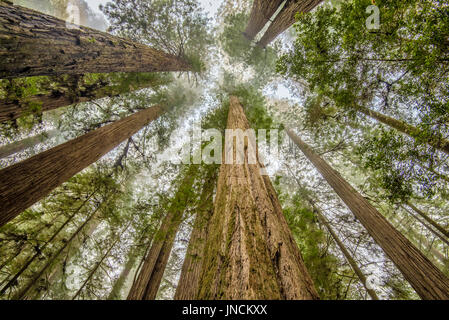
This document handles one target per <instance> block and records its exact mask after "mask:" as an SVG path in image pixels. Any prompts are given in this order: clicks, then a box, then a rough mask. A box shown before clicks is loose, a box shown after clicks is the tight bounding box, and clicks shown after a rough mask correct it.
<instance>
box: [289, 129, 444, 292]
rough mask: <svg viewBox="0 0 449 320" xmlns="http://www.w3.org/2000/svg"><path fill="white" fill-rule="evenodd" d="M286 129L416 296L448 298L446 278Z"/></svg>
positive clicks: (338, 175) (327, 165)
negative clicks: (399, 272) (413, 290)
mask: <svg viewBox="0 0 449 320" xmlns="http://www.w3.org/2000/svg"><path fill="white" fill-rule="evenodd" d="M287 133H288V135H289V136H290V138H291V139H292V140H293V141H294V142H295V144H296V145H297V146H298V148H299V149H301V151H302V152H303V153H304V154H305V156H306V157H307V158H308V159H309V160H310V161H311V162H312V163H313V165H314V166H315V167H316V168H317V169H318V171H319V172H320V173H321V174H322V176H323V177H324V178H325V179H326V180H327V182H328V183H329V185H330V186H331V187H332V188H333V189H334V190H335V192H336V193H337V194H338V195H339V197H340V198H341V199H342V200H343V201H344V202H345V203H346V205H347V206H348V208H349V209H350V210H351V211H352V213H353V214H354V215H355V216H356V217H357V218H358V219H359V221H360V222H361V223H362V225H363V226H364V227H365V228H366V230H367V231H368V233H369V234H370V235H371V236H372V237H373V239H374V240H375V241H376V242H377V244H378V245H379V246H380V247H381V248H382V249H383V250H384V252H385V253H386V255H387V256H388V257H389V258H390V259H391V260H392V261H393V263H394V264H395V265H396V266H397V267H398V269H399V270H400V271H401V272H402V274H403V275H404V277H405V279H407V281H408V282H409V283H410V285H411V286H412V287H413V288H414V289H415V291H416V292H417V293H418V294H419V296H420V297H421V298H422V299H449V280H448V279H447V278H446V276H445V275H444V274H443V273H442V272H441V271H440V270H439V269H438V268H437V267H435V266H434V265H433V264H432V262H430V261H429V259H427V258H426V257H425V256H424V255H423V254H422V253H421V252H420V251H419V250H418V249H417V248H416V247H415V246H414V245H413V244H412V243H411V242H410V241H409V240H407V238H406V237H405V236H404V235H402V234H401V233H400V232H399V231H397V230H396V229H395V228H394V227H393V226H392V225H391V224H390V223H389V222H388V221H387V220H386V219H385V218H384V216H382V214H380V213H379V212H378V211H377V210H376V208H374V207H373V206H372V205H371V204H370V203H369V202H368V201H367V200H366V199H365V198H364V197H363V196H362V195H361V194H359V193H358V192H357V191H356V190H355V189H354V188H352V187H351V185H350V184H349V183H348V182H346V180H344V179H343V178H342V177H341V175H340V174H339V173H338V172H337V171H335V170H334V169H332V167H331V166H329V164H327V163H326V162H325V161H324V160H323V159H322V158H321V157H320V156H319V155H318V154H317V153H316V152H314V151H313V150H312V149H311V148H310V147H309V146H308V145H307V144H306V143H305V142H303V141H302V140H301V139H300V138H299V137H298V136H297V135H296V134H295V133H294V132H293V131H292V130H287Z"/></svg>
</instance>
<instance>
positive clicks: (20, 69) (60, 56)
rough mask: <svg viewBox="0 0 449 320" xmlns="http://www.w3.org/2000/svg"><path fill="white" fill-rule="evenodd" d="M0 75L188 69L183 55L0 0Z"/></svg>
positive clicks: (8, 77) (9, 76)
mask: <svg viewBox="0 0 449 320" xmlns="http://www.w3.org/2000/svg"><path fill="white" fill-rule="evenodd" d="M0 47H1V48H2V50H1V51H0V78H3V79H12V78H18V77H29V76H42V75H60V74H84V73H109V72H155V71H188V70H191V66H190V65H189V64H188V63H186V62H185V61H184V60H182V59H180V58H178V57H175V56H173V55H170V54H167V53H165V52H162V51H159V50H155V49H152V48H149V47H147V46H144V45H142V44H139V43H136V42H132V41H129V40H126V39H122V38H119V37H115V36H112V35H110V34H107V33H104V32H100V31H96V30H93V29H90V28H86V27H80V26H77V27H72V28H68V27H67V23H66V22H65V21H63V20H60V19H57V18H55V17H52V16H49V15H45V14H42V13H39V12H37V11H33V10H30V9H27V8H23V7H20V6H14V5H11V4H8V3H6V2H0Z"/></svg>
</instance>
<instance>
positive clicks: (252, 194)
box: [197, 97, 318, 299]
mask: <svg viewBox="0 0 449 320" xmlns="http://www.w3.org/2000/svg"><path fill="white" fill-rule="evenodd" d="M227 127H228V129H242V130H245V129H248V128H249V124H248V121H247V119H246V117H245V114H244V112H243V108H242V106H241V105H240V102H239V100H238V98H237V97H231V99H230V110H229V114H228V125H227ZM230 145H231V146H232V144H230ZM245 148H246V149H247V148H248V144H246V145H245ZM233 153H234V157H235V156H236V150H235V148H234V150H233ZM234 163H235V162H234ZM260 171H261V165H260V164H248V155H247V154H245V161H244V164H222V165H221V167H220V174H219V178H218V187H217V194H216V197H215V203H214V214H213V216H212V218H211V221H210V226H209V230H208V238H207V242H206V249H205V253H204V260H203V266H202V273H201V278H200V282H199V292H198V296H197V298H198V299H318V294H317V293H316V290H315V288H314V285H313V282H312V279H311V278H310V276H309V274H308V272H307V270H306V268H305V266H304V262H303V260H302V257H301V254H300V253H299V250H298V247H297V245H296V243H295V241H294V239H293V236H292V234H291V231H290V229H289V228H288V225H287V222H286V220H285V217H284V215H283V213H282V210H281V207H280V204H279V201H278V198H277V195H276V192H275V190H274V188H273V186H272V185H271V182H270V179H269V177H268V176H262V175H261V172H260Z"/></svg>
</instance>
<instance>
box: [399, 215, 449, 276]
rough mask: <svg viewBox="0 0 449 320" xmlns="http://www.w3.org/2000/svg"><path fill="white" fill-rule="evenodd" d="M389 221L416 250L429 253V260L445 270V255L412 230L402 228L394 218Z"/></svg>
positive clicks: (446, 261) (447, 262) (448, 261)
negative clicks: (419, 249)
mask: <svg viewBox="0 0 449 320" xmlns="http://www.w3.org/2000/svg"><path fill="white" fill-rule="evenodd" d="M391 219H392V221H393V222H394V224H395V225H396V227H397V228H398V230H401V229H402V233H404V234H405V235H406V236H407V237H408V238H409V239H410V241H412V242H413V243H414V244H415V245H416V246H417V247H418V248H421V249H422V250H423V251H428V252H430V253H431V254H430V255H429V259H431V260H432V261H433V262H434V263H435V264H437V265H439V266H440V267H441V268H446V267H447V266H449V260H448V259H447V258H446V257H445V255H444V254H442V253H441V252H440V251H438V250H437V249H435V248H433V247H432V244H431V243H430V242H429V241H428V240H427V239H426V238H425V237H423V236H422V235H421V234H418V233H417V232H416V231H415V230H413V229H412V228H405V227H404V226H402V224H401V223H400V222H399V221H398V219H397V218H396V217H395V216H393V217H391Z"/></svg>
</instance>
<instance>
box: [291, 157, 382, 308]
mask: <svg viewBox="0 0 449 320" xmlns="http://www.w3.org/2000/svg"><path fill="white" fill-rule="evenodd" d="M287 168H288V169H289V171H290V174H291V175H292V177H293V178H294V179H295V181H296V183H297V184H298V186H299V187H300V188H304V187H303V186H302V184H301V183H300V182H299V181H298V179H297V178H296V177H295V176H294V175H293V172H291V170H290V167H288V165H287ZM304 197H305V199H306V201H307V202H308V203H309V205H310V207H311V208H312V210H313V213H315V214H316V216H317V217H318V220H319V221H320V222H321V223H322V224H323V225H324V226H325V227H326V229H327V230H328V231H329V234H330V235H331V236H332V238H333V239H334V241H335V243H336V244H337V246H338V247H339V248H340V250H341V252H342V253H343V255H344V256H345V258H346V261H348V263H349V265H350V266H351V268H352V270H354V273H355V274H356V275H357V277H358V278H359V280H360V282H361V283H362V285H363V286H364V287H365V290H366V292H367V293H368V294H369V296H370V297H371V299H373V300H379V297H378V296H377V293H376V291H374V290H373V289H370V288H368V287H367V281H366V277H365V275H364V274H363V272H362V270H360V268H359V266H358V265H357V262H356V261H355V259H354V258H353V257H352V255H351V253H350V252H349V251H348V249H346V246H345V245H344V244H343V242H342V241H341V240H340V238H339V237H338V235H337V234H336V233H335V231H334V229H332V227H331V225H330V223H329V221H328V220H327V219H326V217H325V216H324V214H323V212H322V211H321V209H320V208H318V206H317V205H316V203H315V201H314V200H313V199H312V198H311V197H309V196H308V195H307V194H306V195H304Z"/></svg>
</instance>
